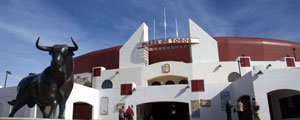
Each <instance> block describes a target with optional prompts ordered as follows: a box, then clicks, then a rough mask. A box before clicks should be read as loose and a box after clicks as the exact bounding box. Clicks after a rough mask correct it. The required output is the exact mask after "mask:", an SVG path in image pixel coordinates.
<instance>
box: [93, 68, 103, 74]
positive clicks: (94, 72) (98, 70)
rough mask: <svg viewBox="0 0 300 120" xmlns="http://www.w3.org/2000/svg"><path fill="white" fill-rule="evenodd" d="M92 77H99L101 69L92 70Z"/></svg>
mask: <svg viewBox="0 0 300 120" xmlns="http://www.w3.org/2000/svg"><path fill="white" fill-rule="evenodd" d="M93 75H94V76H101V68H94V69H93Z"/></svg>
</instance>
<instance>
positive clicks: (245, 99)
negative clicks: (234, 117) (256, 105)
mask: <svg viewBox="0 0 300 120" xmlns="http://www.w3.org/2000/svg"><path fill="white" fill-rule="evenodd" d="M240 99H241V101H242V103H243V105H244V115H243V118H244V119H245V120H252V111H251V98H250V96H249V95H244V96H241V97H240Z"/></svg>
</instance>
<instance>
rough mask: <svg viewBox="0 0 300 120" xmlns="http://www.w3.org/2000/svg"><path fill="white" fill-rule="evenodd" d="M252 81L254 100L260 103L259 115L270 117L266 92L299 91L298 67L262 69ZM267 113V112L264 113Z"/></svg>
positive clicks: (265, 118) (266, 118) (265, 119)
mask: <svg viewBox="0 0 300 120" xmlns="http://www.w3.org/2000/svg"><path fill="white" fill-rule="evenodd" d="M262 72H263V74H262V75H259V76H258V77H257V78H256V79H255V80H254V82H253V85H254V92H255V97H256V101H258V102H259V103H260V105H261V107H260V109H261V110H260V111H259V113H260V115H261V119H262V120H268V119H270V115H269V113H270V112H269V106H268V98H267V93H268V92H271V91H274V90H280V89H290V90H297V91H300V87H299V85H300V81H299V78H300V74H299V73H300V69H299V68H295V69H269V70H264V71H262ZM264 113H267V114H264Z"/></svg>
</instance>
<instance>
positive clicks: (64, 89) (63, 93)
mask: <svg viewBox="0 0 300 120" xmlns="http://www.w3.org/2000/svg"><path fill="white" fill-rule="evenodd" d="M70 79H73V78H70ZM73 84H74V83H73V81H68V82H67V83H65V84H64V86H61V88H60V89H59V95H58V105H59V114H58V118H60V119H64V118H65V117H64V112H65V108H66V102H67V100H68V98H69V96H70V94H71V91H72V89H73Z"/></svg>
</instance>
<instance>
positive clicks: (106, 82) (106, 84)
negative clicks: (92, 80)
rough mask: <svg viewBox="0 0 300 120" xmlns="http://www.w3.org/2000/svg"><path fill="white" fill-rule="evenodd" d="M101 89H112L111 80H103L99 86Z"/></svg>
mask: <svg viewBox="0 0 300 120" xmlns="http://www.w3.org/2000/svg"><path fill="white" fill-rule="evenodd" d="M101 87H102V89H108V88H112V87H113V83H112V82H111V80H108V79H107V80H104V81H103V83H102V85H101Z"/></svg>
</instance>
